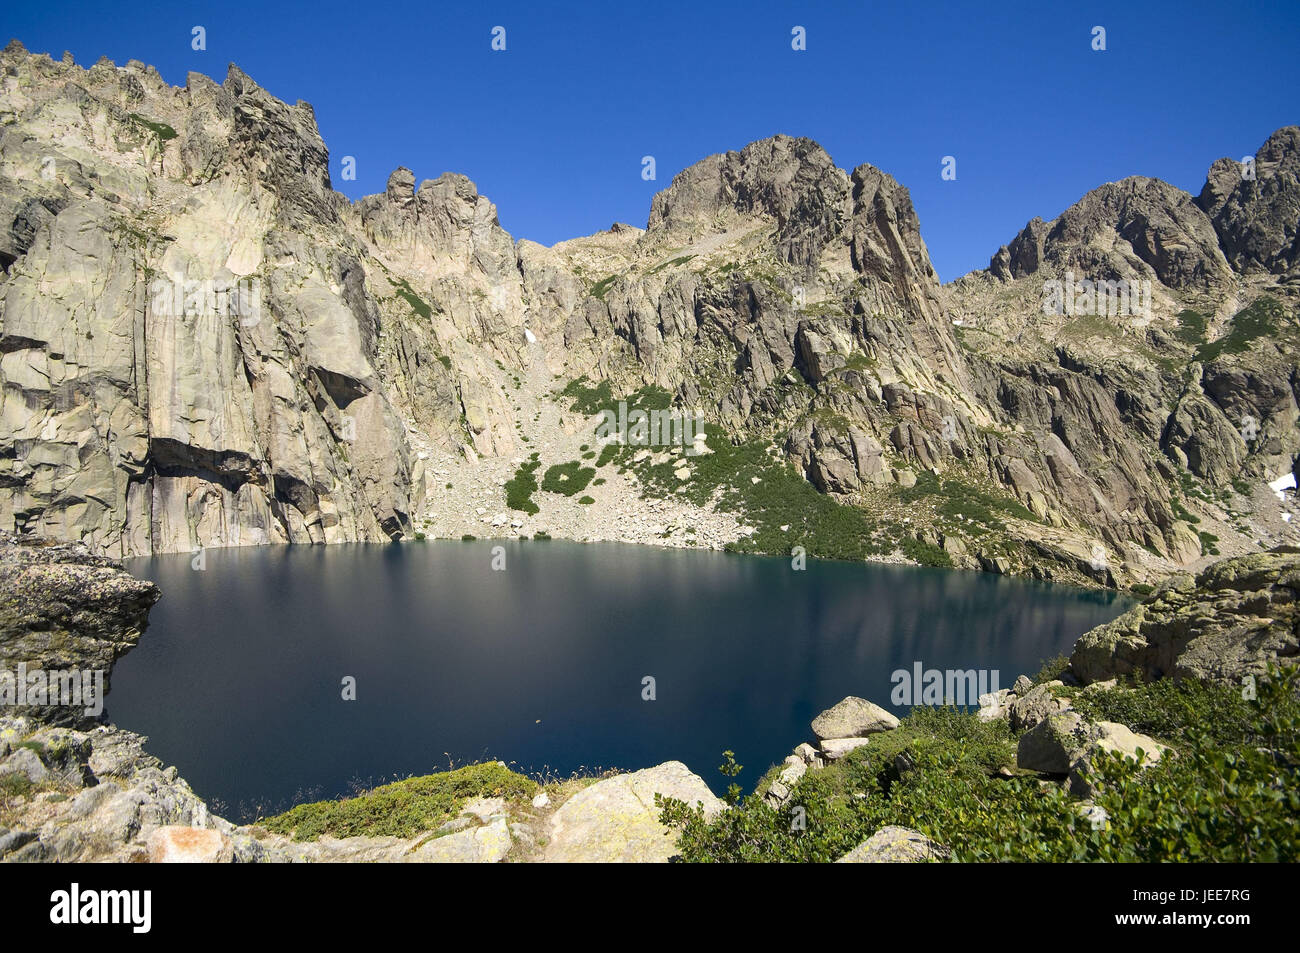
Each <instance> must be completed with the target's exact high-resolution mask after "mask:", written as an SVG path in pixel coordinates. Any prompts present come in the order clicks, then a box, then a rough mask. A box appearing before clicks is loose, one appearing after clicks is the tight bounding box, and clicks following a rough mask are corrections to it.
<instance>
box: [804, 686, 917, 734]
mask: <svg viewBox="0 0 1300 953" xmlns="http://www.w3.org/2000/svg"><path fill="white" fill-rule="evenodd" d="M897 727H898V719H897V718H895V717H894V716H893V715H891V714H890V713H889V712H887V711H885V709H883V708H881V707H880V706H879V705H873V704H872V703H871V702H869V701H867V700H866V699H865V698H856V697H855V696H853V695H850V696H849V697H848V698H846V699H844V700H843V701H842V702H840V703H839V704H837V705H835V706H834V707H833V708H828V709H826V710H825V711H824V712H822V713H821V714H820V715H818V716H817V717H816V718H814V719H813V721H812V730H813V734H815V735H816V736H817V738H818V740H821V741H825V740H826V739H828V738H865V737H866V736H867V735H872V734H876V733H878V732H881V731H892V730H893V729H895V728H897Z"/></svg>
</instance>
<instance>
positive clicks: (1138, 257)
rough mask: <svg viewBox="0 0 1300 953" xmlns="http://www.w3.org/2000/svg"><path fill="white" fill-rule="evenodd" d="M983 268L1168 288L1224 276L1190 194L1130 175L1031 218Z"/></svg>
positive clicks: (1003, 274) (1006, 275) (1224, 266)
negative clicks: (1047, 215) (1147, 281)
mask: <svg viewBox="0 0 1300 953" xmlns="http://www.w3.org/2000/svg"><path fill="white" fill-rule="evenodd" d="M989 271H990V272H991V273H992V274H993V275H994V276H995V277H998V278H1002V279H1006V280H1010V279H1015V278H1023V277H1026V276H1028V275H1033V274H1039V273H1040V272H1048V273H1050V274H1051V275H1052V276H1053V277H1056V276H1059V275H1060V274H1063V273H1064V272H1066V271H1073V272H1075V273H1076V274H1078V275H1079V277H1080V278H1083V277H1088V278H1091V279H1093V280H1098V279H1115V280H1119V279H1127V280H1130V281H1133V280H1141V279H1143V278H1154V279H1155V280H1157V281H1159V282H1160V283H1161V284H1164V285H1167V286H1169V287H1171V288H1183V287H1187V286H1190V285H1195V284H1200V285H1204V286H1209V285H1214V284H1217V283H1219V282H1222V281H1224V280H1225V279H1227V278H1229V277H1230V274H1231V272H1230V269H1229V267H1228V263H1227V261H1226V259H1225V258H1224V255H1223V252H1222V251H1221V250H1220V249H1219V241H1218V236H1217V235H1216V233H1215V229H1214V226H1213V225H1212V224H1211V222H1210V219H1209V217H1208V216H1207V215H1206V214H1205V212H1204V211H1203V210H1202V208H1201V207H1200V206H1199V205H1198V204H1197V203H1196V202H1194V201H1193V199H1192V197H1191V196H1190V195H1188V194H1187V193H1186V192H1184V191H1182V190H1181V189H1178V188H1175V187H1174V186H1172V185H1169V184H1167V183H1165V182H1161V181H1160V180H1159V179H1148V178H1144V177H1142V176H1133V177H1131V178H1127V179H1121V180H1120V181H1119V182H1111V183H1108V184H1106V185H1103V186H1101V187H1100V188H1097V189H1094V190H1093V191H1091V192H1089V193H1088V194H1087V195H1085V196H1084V197H1083V198H1081V199H1080V200H1079V201H1078V202H1076V203H1075V204H1074V205H1071V206H1070V207H1069V208H1068V209H1066V210H1065V211H1064V212H1063V213H1062V214H1061V215H1060V217H1058V218H1056V219H1054V220H1053V221H1052V222H1050V223H1044V222H1043V221H1042V220H1041V219H1034V220H1033V221H1032V222H1030V223H1029V224H1028V225H1027V226H1025V228H1024V230H1023V231H1021V232H1020V234H1019V235H1017V236H1016V237H1015V239H1013V240H1012V242H1011V243H1010V244H1009V245H1004V246H1003V247H1002V248H1001V249H999V251H998V253H997V254H996V255H994V256H993V260H992V261H991V262H990V264H989Z"/></svg>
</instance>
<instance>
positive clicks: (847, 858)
mask: <svg viewBox="0 0 1300 953" xmlns="http://www.w3.org/2000/svg"><path fill="white" fill-rule="evenodd" d="M951 856H952V849H951V848H948V847H945V846H943V845H942V844H938V843H936V842H935V841H932V840H930V838H928V837H926V836H925V835H924V834H922V833H921V832H920V831H914V830H912V829H910V828H907V827H895V826H893V825H890V826H888V827H882V828H881V829H880V830H878V831H876V832H875V833H874V834H872V835H871V836H870V837H868V838H867V839H866V840H864V841H863V842H862V843H861V844H859V845H858V846H857V847H855V848H853V849H852V850H851V851H849V852H848V853H847V854H845V855H844V856H843V857H841V858H840V859H839V860H837V861H835V863H837V864H918V863H924V862H926V861H937V860H947V859H948V858H949V857H951Z"/></svg>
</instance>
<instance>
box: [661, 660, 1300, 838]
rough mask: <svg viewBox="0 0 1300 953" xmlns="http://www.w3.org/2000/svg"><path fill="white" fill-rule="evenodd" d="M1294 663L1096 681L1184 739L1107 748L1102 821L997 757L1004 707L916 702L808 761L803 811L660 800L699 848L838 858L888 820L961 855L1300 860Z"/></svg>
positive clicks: (1113, 701)
mask: <svg viewBox="0 0 1300 953" xmlns="http://www.w3.org/2000/svg"><path fill="white" fill-rule="evenodd" d="M1297 674H1298V673H1297V671H1296V670H1291V671H1289V672H1286V673H1278V672H1276V671H1274V672H1273V673H1272V676H1271V677H1270V678H1267V679H1264V680H1262V681H1261V683H1260V685H1259V687H1258V697H1257V698H1256V699H1255V700H1252V701H1248V702H1242V701H1241V700H1240V697H1239V696H1240V692H1239V691H1238V692H1219V691H1204V692H1197V691H1195V690H1191V691H1187V692H1186V694H1185V695H1183V696H1180V695H1179V691H1180V690H1179V689H1178V688H1177V687H1170V686H1167V685H1165V683H1163V682H1157V683H1155V684H1153V685H1149V686H1138V687H1136V688H1134V689H1132V690H1124V689H1113V690H1112V691H1110V692H1106V693H1096V700H1095V701H1091V702H1089V704H1090V705H1092V706H1093V708H1092V709H1091V710H1090V713H1091V714H1101V715H1105V714H1110V715H1114V716H1117V717H1120V716H1122V717H1127V718H1131V719H1133V722H1134V724H1133V727H1134V728H1135V729H1137V730H1141V729H1142V728H1148V729H1150V730H1151V731H1153V732H1154V733H1156V734H1158V735H1161V736H1163V737H1165V738H1168V739H1170V740H1171V741H1173V742H1174V743H1175V745H1176V746H1177V751H1176V752H1170V753H1168V754H1166V756H1165V757H1163V758H1161V760H1160V761H1159V762H1158V763H1156V764H1154V765H1150V766H1148V767H1146V768H1145V769H1139V768H1138V767H1137V766H1136V765H1135V764H1134V763H1133V762H1131V761H1126V760H1124V759H1123V758H1122V757H1121V756H1119V755H1112V756H1109V757H1108V756H1104V755H1103V756H1098V757H1097V758H1096V764H1095V765H1094V768H1093V771H1092V773H1091V774H1090V776H1089V780H1090V782H1091V783H1093V784H1094V785H1095V786H1096V788H1097V791H1096V793H1095V795H1094V797H1093V803H1094V804H1095V805H1096V806H1097V807H1100V808H1101V809H1102V810H1103V811H1104V812H1105V814H1106V822H1105V824H1103V825H1097V826H1094V825H1093V824H1092V823H1091V822H1090V821H1089V820H1088V819H1086V818H1084V817H1083V816H1082V815H1081V812H1080V808H1081V803H1080V801H1079V800H1078V799H1076V798H1074V797H1071V796H1070V795H1069V794H1068V793H1066V791H1065V789H1064V788H1063V787H1062V786H1059V785H1056V784H1048V785H1044V784H1043V783H1042V782H1041V780H1040V779H1039V777H1038V776H1037V775H1022V774H1019V773H1017V772H1015V771H1011V772H1000V771H999V770H998V768H999V767H1001V766H1002V765H1005V766H1008V767H1009V766H1010V765H1011V764H1012V761H1013V753H1012V752H1013V748H1012V745H1013V743H1014V742H1015V738H1014V737H1013V736H1012V735H1011V734H1010V733H1009V729H1008V728H1007V726H1006V725H1005V723H1003V722H1001V721H1000V720H999V721H994V722H989V723H984V722H980V721H979V719H978V718H976V717H975V716H974V715H973V714H969V713H964V712H960V711H957V710H955V709H925V708H916V709H913V711H912V714H911V715H909V716H908V717H907V718H906V719H904V720H903V724H902V727H900V728H898V729H896V730H895V731H891V732H886V733H884V734H881V735H875V736H873V737H872V739H871V744H869V745H867V746H865V747H862V748H859V749H857V750H856V751H854V752H852V753H851V754H849V755H848V756H846V757H845V758H843V759H841V760H840V761H836V762H832V763H830V764H829V765H827V766H826V767H825V768H823V769H821V770H819V771H809V772H808V773H807V774H805V775H804V777H803V779H802V780H801V781H800V782H799V784H798V785H797V786H796V788H795V789H794V793H793V797H792V798H791V801H790V803H791V804H792V805H798V806H799V807H800V808H802V809H803V811H804V818H805V821H806V823H805V824H804V825H794V824H792V823H791V815H790V813H789V811H788V810H773V809H772V808H771V807H770V806H769V805H767V804H766V803H765V802H764V801H763V799H762V792H761V790H760V791H757V792H755V793H754V794H752V795H750V796H749V797H747V798H745V799H744V800H743V801H742V802H741V803H740V804H739V805H738V806H736V807H735V808H733V809H732V810H729V811H726V812H724V813H723V814H721V815H720V816H719V817H718V818H717V819H715V820H714V821H713V822H712V823H710V822H708V821H706V820H705V819H704V817H703V815H702V813H700V812H699V811H697V810H695V809H692V808H690V807H688V806H686V805H685V804H683V803H682V802H680V801H673V800H670V799H669V800H664V799H659V800H658V803H660V805H661V807H662V808H663V815H662V816H663V820H664V821H665V823H669V824H671V825H672V826H675V827H677V828H679V829H680V830H681V834H680V840H679V847H680V849H681V854H682V857H683V859H684V860H687V861H694V862H714V863H716V862H736V861H740V862H751V861H769V862H770V861H792V862H807V861H833V860H836V859H838V858H839V857H841V856H843V855H844V854H845V853H847V852H848V851H849V850H851V849H852V848H853V847H855V846H857V845H858V844H860V843H861V842H862V841H864V840H865V839H866V838H867V837H869V836H870V835H871V834H873V833H874V832H876V831H878V830H879V829H880V828H882V827H884V826H886V825H890V824H896V825H901V826H904V827H910V828H914V829H916V830H919V831H921V832H922V833H923V834H925V835H926V836H928V837H931V838H933V839H934V840H936V841H938V842H939V843H941V844H945V845H947V846H949V847H950V848H951V849H952V851H953V858H952V859H953V860H957V861H978V862H989V861H1040V862H1062V861H1110V862H1115V861H1127V862H1143V863H1160V862H1171V861H1173V862H1188V861H1216V862H1217V861H1229V862H1241V861H1248V862H1271V861H1290V862H1294V861H1296V860H1300V788H1298V786H1297V784H1296V765H1298V764H1300V702H1298V701H1297V697H1296V693H1295V688H1296V684H1297V678H1296V676H1297ZM1157 686H1160V687H1157ZM1093 694H1094V693H1083V694H1082V695H1081V696H1080V700H1079V701H1080V703H1081V702H1082V699H1083V698H1086V697H1088V696H1090V695H1093ZM1230 695H1236V696H1237V697H1236V698H1231V697H1229V696H1230ZM1111 696H1114V697H1113V698H1112V697H1111ZM1243 705H1244V706H1246V707H1247V710H1243V708H1242V706H1243ZM1121 720H1122V719H1121ZM904 752H905V753H906V755H907V757H906V758H903V759H900V758H898V755H899V754H901V753H904ZM999 762H1000V764H999ZM900 765H901V766H902V767H903V772H902V773H900V770H899V768H900Z"/></svg>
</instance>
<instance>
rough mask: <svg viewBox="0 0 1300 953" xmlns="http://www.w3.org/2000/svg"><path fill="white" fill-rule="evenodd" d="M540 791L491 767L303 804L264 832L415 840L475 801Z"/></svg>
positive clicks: (297, 837) (498, 766) (267, 823)
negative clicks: (465, 805)
mask: <svg viewBox="0 0 1300 953" xmlns="http://www.w3.org/2000/svg"><path fill="white" fill-rule="evenodd" d="M536 790H537V783H536V782H534V781H532V780H530V779H529V778H526V777H524V776H523V775H521V774H516V773H515V772H513V771H511V770H509V769H508V768H506V767H503V766H502V765H501V764H499V763H498V762H496V761H490V762H485V763H483V764H472V765H469V766H467V767H464V768H457V769H456V770H454V771H444V772H440V773H438V774H429V775H425V776H423V777H418V778H408V779H406V780H405V781H396V782H394V783H392V784H385V785H383V786H382V787H377V788H374V789H373V790H371V791H367V792H366V793H364V794H360V795H358V796H357V797H350V798H343V799H342V800H338V801H317V802H315V803H313V804H299V805H297V806H296V807H294V808H292V809H290V810H288V811H286V812H285V813H283V814H279V815H277V816H275V817H271V818H267V819H266V820H264V821H260V822H259V826H261V827H264V828H266V829H267V830H268V831H270V832H271V833H273V834H284V835H286V836H290V837H293V839H294V840H300V841H304V840H315V839H317V838H318V837H321V836H323V835H328V836H330V837H414V836H415V835H416V834H421V833H424V832H426V831H432V830H435V829H437V828H438V826H440V825H441V824H444V823H446V822H447V821H449V820H451V819H453V818H454V817H456V815H457V814H458V813H459V812H460V809H461V808H462V807H463V806H464V804H465V802H466V801H468V800H469V799H471V798H476V797H505V798H507V799H510V798H523V797H531V796H532V795H533V793H534V792H535V791H536Z"/></svg>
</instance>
